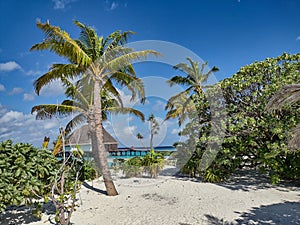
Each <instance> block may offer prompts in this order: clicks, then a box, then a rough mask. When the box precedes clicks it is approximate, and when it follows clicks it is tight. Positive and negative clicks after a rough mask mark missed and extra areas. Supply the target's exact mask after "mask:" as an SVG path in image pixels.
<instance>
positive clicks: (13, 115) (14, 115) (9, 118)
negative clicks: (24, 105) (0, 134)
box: [0, 111, 23, 124]
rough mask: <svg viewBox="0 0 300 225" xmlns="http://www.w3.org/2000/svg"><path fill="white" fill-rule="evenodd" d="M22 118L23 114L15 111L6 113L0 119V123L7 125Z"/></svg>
mask: <svg viewBox="0 0 300 225" xmlns="http://www.w3.org/2000/svg"><path fill="white" fill-rule="evenodd" d="M21 117H23V113H21V112H17V111H9V112H6V113H5V114H4V115H3V116H2V117H0V123H2V124H3V123H8V122H14V121H17V120H19V119H20V118H21Z"/></svg>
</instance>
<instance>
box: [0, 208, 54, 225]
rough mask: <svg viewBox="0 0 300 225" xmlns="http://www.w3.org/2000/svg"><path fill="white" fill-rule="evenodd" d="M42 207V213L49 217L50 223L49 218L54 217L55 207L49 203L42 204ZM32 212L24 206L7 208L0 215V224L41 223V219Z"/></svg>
mask: <svg viewBox="0 0 300 225" xmlns="http://www.w3.org/2000/svg"><path fill="white" fill-rule="evenodd" d="M42 207H43V208H42V212H43V213H45V214H47V215H49V221H50V217H51V216H52V215H53V216H54V215H55V207H54V206H53V204H52V203H51V202H48V203H44V204H43V206H42ZM32 210H33V208H32V207H30V206H25V205H22V206H12V207H9V208H8V209H6V210H5V211H4V212H3V213H0V224H1V225H22V224H30V223H33V222H38V221H41V219H39V218H37V217H36V216H34V215H33V213H32ZM50 222H51V221H50Z"/></svg>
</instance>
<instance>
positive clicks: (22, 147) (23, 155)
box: [0, 140, 59, 211]
mask: <svg viewBox="0 0 300 225" xmlns="http://www.w3.org/2000/svg"><path fill="white" fill-rule="evenodd" d="M58 168H59V165H58V163H57V159H56V158H55V157H54V156H53V155H52V153H51V151H49V150H47V149H37V148H35V147H33V146H32V145H31V144H25V143H16V144H13V142H12V141H11V140H7V141H3V142H1V143H0V174H1V176H0V210H1V211H4V210H5V209H6V208H7V207H10V206H14V205H16V206H19V205H21V204H26V205H32V204H35V207H37V208H38V202H39V201H40V200H41V199H44V198H47V197H48V196H49V194H50V189H51V185H52V183H53V182H54V177H55V174H56V172H57V170H58Z"/></svg>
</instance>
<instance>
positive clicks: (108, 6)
mask: <svg viewBox="0 0 300 225" xmlns="http://www.w3.org/2000/svg"><path fill="white" fill-rule="evenodd" d="M104 4H105V10H106V11H113V10H115V9H116V8H118V7H119V4H118V3H117V2H115V1H113V2H111V1H109V0H106V1H104Z"/></svg>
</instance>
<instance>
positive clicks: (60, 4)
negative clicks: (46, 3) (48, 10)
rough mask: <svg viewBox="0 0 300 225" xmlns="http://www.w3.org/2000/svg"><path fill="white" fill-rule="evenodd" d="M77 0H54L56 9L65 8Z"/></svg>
mask: <svg viewBox="0 0 300 225" xmlns="http://www.w3.org/2000/svg"><path fill="white" fill-rule="evenodd" d="M75 1H76V0H52V2H54V9H64V8H65V7H66V6H67V5H68V4H70V3H72V2H75Z"/></svg>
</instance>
